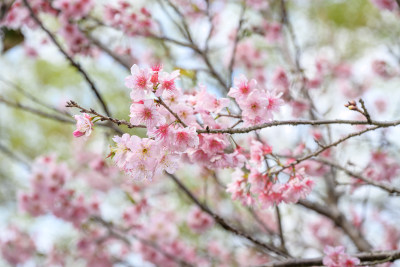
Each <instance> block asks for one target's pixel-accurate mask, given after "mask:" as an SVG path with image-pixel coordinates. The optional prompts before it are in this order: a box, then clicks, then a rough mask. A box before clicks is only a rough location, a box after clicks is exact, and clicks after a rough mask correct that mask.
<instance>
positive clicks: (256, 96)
mask: <svg viewBox="0 0 400 267" xmlns="http://www.w3.org/2000/svg"><path fill="white" fill-rule="evenodd" d="M268 105H269V101H268V98H267V96H266V94H265V92H261V91H259V90H256V91H253V92H252V93H251V94H250V95H249V96H248V97H247V98H246V101H245V102H244V103H243V104H242V105H240V107H241V108H242V110H243V117H245V118H249V119H250V120H253V119H255V118H257V117H260V118H264V117H266V116H267V113H268V111H267V109H266V106H268Z"/></svg>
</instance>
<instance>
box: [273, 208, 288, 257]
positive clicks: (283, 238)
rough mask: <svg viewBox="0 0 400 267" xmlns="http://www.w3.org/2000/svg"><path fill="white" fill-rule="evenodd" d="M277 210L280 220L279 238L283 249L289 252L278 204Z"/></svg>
mask: <svg viewBox="0 0 400 267" xmlns="http://www.w3.org/2000/svg"><path fill="white" fill-rule="evenodd" d="M275 212H276V219H277V222H278V230H279V239H280V240H281V249H282V250H283V251H285V252H286V253H287V249H286V244H285V237H284V235H283V228H282V217H281V212H280V210H279V207H278V206H275Z"/></svg>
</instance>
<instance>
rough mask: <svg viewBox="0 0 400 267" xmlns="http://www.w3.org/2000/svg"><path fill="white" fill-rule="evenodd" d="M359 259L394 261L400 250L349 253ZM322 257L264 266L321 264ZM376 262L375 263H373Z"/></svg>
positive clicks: (283, 266) (398, 256) (288, 266)
mask: <svg viewBox="0 0 400 267" xmlns="http://www.w3.org/2000/svg"><path fill="white" fill-rule="evenodd" d="M351 256H352V257H356V258H358V259H359V260H360V261H361V264H360V265H366V264H367V265H370V264H371V262H378V263H385V262H394V261H396V260H398V259H400V250H392V251H376V252H363V253H357V254H353V255H351ZM322 260H323V258H312V259H290V260H285V261H280V262H273V263H270V264H267V265H264V267H305V266H322V265H323V263H322ZM375 264H377V263H375Z"/></svg>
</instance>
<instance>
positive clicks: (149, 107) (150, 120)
mask: <svg viewBox="0 0 400 267" xmlns="http://www.w3.org/2000/svg"><path fill="white" fill-rule="evenodd" d="M129 116H130V117H131V119H130V122H131V123H132V124H136V125H138V124H144V125H146V127H147V128H148V129H152V128H154V127H155V126H157V125H159V124H163V123H165V118H164V117H163V116H162V115H161V114H160V113H159V112H158V110H157V106H156V104H155V103H154V100H152V99H147V100H145V101H141V102H135V103H133V104H132V105H131V114H130V115H129Z"/></svg>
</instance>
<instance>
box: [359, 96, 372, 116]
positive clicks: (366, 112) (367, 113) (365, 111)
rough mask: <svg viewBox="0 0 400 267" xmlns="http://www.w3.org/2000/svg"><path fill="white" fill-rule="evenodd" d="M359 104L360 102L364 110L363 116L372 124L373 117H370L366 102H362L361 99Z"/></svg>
mask: <svg viewBox="0 0 400 267" xmlns="http://www.w3.org/2000/svg"><path fill="white" fill-rule="evenodd" d="M359 102H360V104H361V108H362V110H363V112H362V113H363V115H364V116H365V118H366V119H367V121H368V122H371V116H370V115H369V112H368V110H367V108H366V107H365V103H364V100H362V99H361V98H360V100H359Z"/></svg>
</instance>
